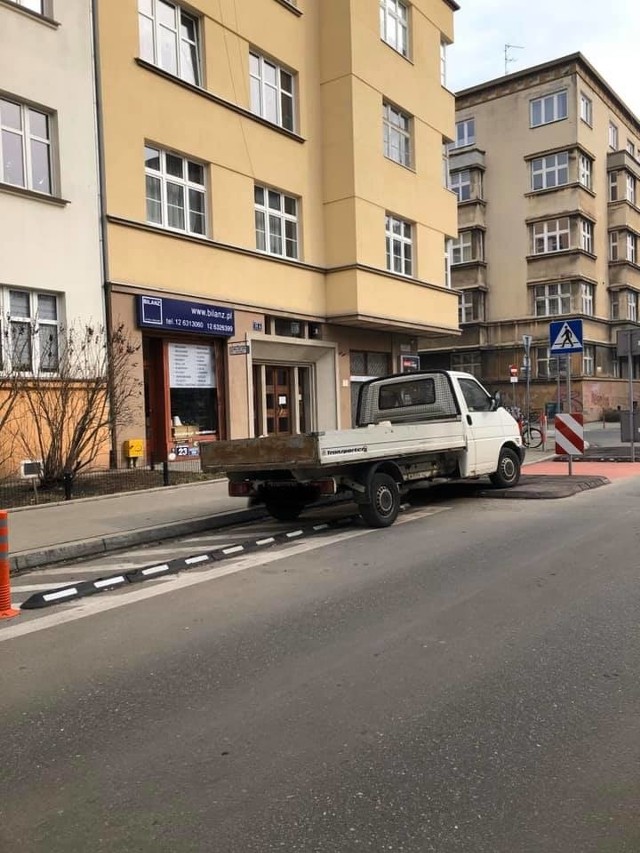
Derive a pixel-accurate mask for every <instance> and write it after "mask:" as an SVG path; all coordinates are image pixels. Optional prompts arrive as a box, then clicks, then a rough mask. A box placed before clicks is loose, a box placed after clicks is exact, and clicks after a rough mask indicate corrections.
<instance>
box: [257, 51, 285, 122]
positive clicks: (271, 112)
mask: <svg viewBox="0 0 640 853" xmlns="http://www.w3.org/2000/svg"><path fill="white" fill-rule="evenodd" d="M249 75H250V78H251V81H250V82H251V112H252V113H255V114H256V115H258V116H262V118H264V119H266V120H267V121H270V122H272V123H273V124H277V125H279V126H280V127H283V128H284V129H285V130H291V131H293V130H294V126H295V115H294V90H293V74H291V73H290V72H289V71H285V69H284V68H280V66H279V65H276V64H275V63H274V62H270V61H269V60H268V59H265V58H264V56H260V55H259V54H257V53H253V52H252V53H250V54H249Z"/></svg>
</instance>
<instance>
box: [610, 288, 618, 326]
mask: <svg viewBox="0 0 640 853" xmlns="http://www.w3.org/2000/svg"><path fill="white" fill-rule="evenodd" d="M609 306H610V312H611V319H612V320H619V319H620V294H619V293H618V291H617V290H616V291H614V292H613V293H611V294H610V298H609Z"/></svg>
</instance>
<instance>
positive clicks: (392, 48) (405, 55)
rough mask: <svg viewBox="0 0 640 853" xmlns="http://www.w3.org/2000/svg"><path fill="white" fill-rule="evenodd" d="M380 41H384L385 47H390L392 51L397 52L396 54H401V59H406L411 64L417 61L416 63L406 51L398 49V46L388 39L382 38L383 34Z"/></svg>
mask: <svg viewBox="0 0 640 853" xmlns="http://www.w3.org/2000/svg"><path fill="white" fill-rule="evenodd" d="M380 41H381V42H382V44H383V45H385V47H388V48H389V50H392V51H393V52H394V53H395V54H396V56H399V57H400V59H404V60H405V61H406V62H408V63H409V65H414V64H415V63H414V61H413V59H411V57H410V56H408V55H407V54H405V53H402V51H400V50H398V48H397V47H394V46H393V45H392V44H389V42H388V41H385V40H384V39H383V38H382V36H380Z"/></svg>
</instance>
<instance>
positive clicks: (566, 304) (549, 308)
mask: <svg viewBox="0 0 640 853" xmlns="http://www.w3.org/2000/svg"><path fill="white" fill-rule="evenodd" d="M534 302H535V315H536V317H547V316H555V315H556V314H568V313H569V312H570V310H571V283H570V282H562V283H561V284H538V285H536V287H535V288H534Z"/></svg>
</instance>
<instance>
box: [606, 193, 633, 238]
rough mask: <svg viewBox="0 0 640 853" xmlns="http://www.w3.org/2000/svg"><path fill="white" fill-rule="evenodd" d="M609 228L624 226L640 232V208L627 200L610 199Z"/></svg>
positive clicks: (629, 229)
mask: <svg viewBox="0 0 640 853" xmlns="http://www.w3.org/2000/svg"><path fill="white" fill-rule="evenodd" d="M608 214H609V228H624V229H626V230H627V231H635V232H636V233H638V234H640V209H638V208H637V207H635V206H634V205H633V204H631V202H628V201H610V202H609V206H608Z"/></svg>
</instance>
